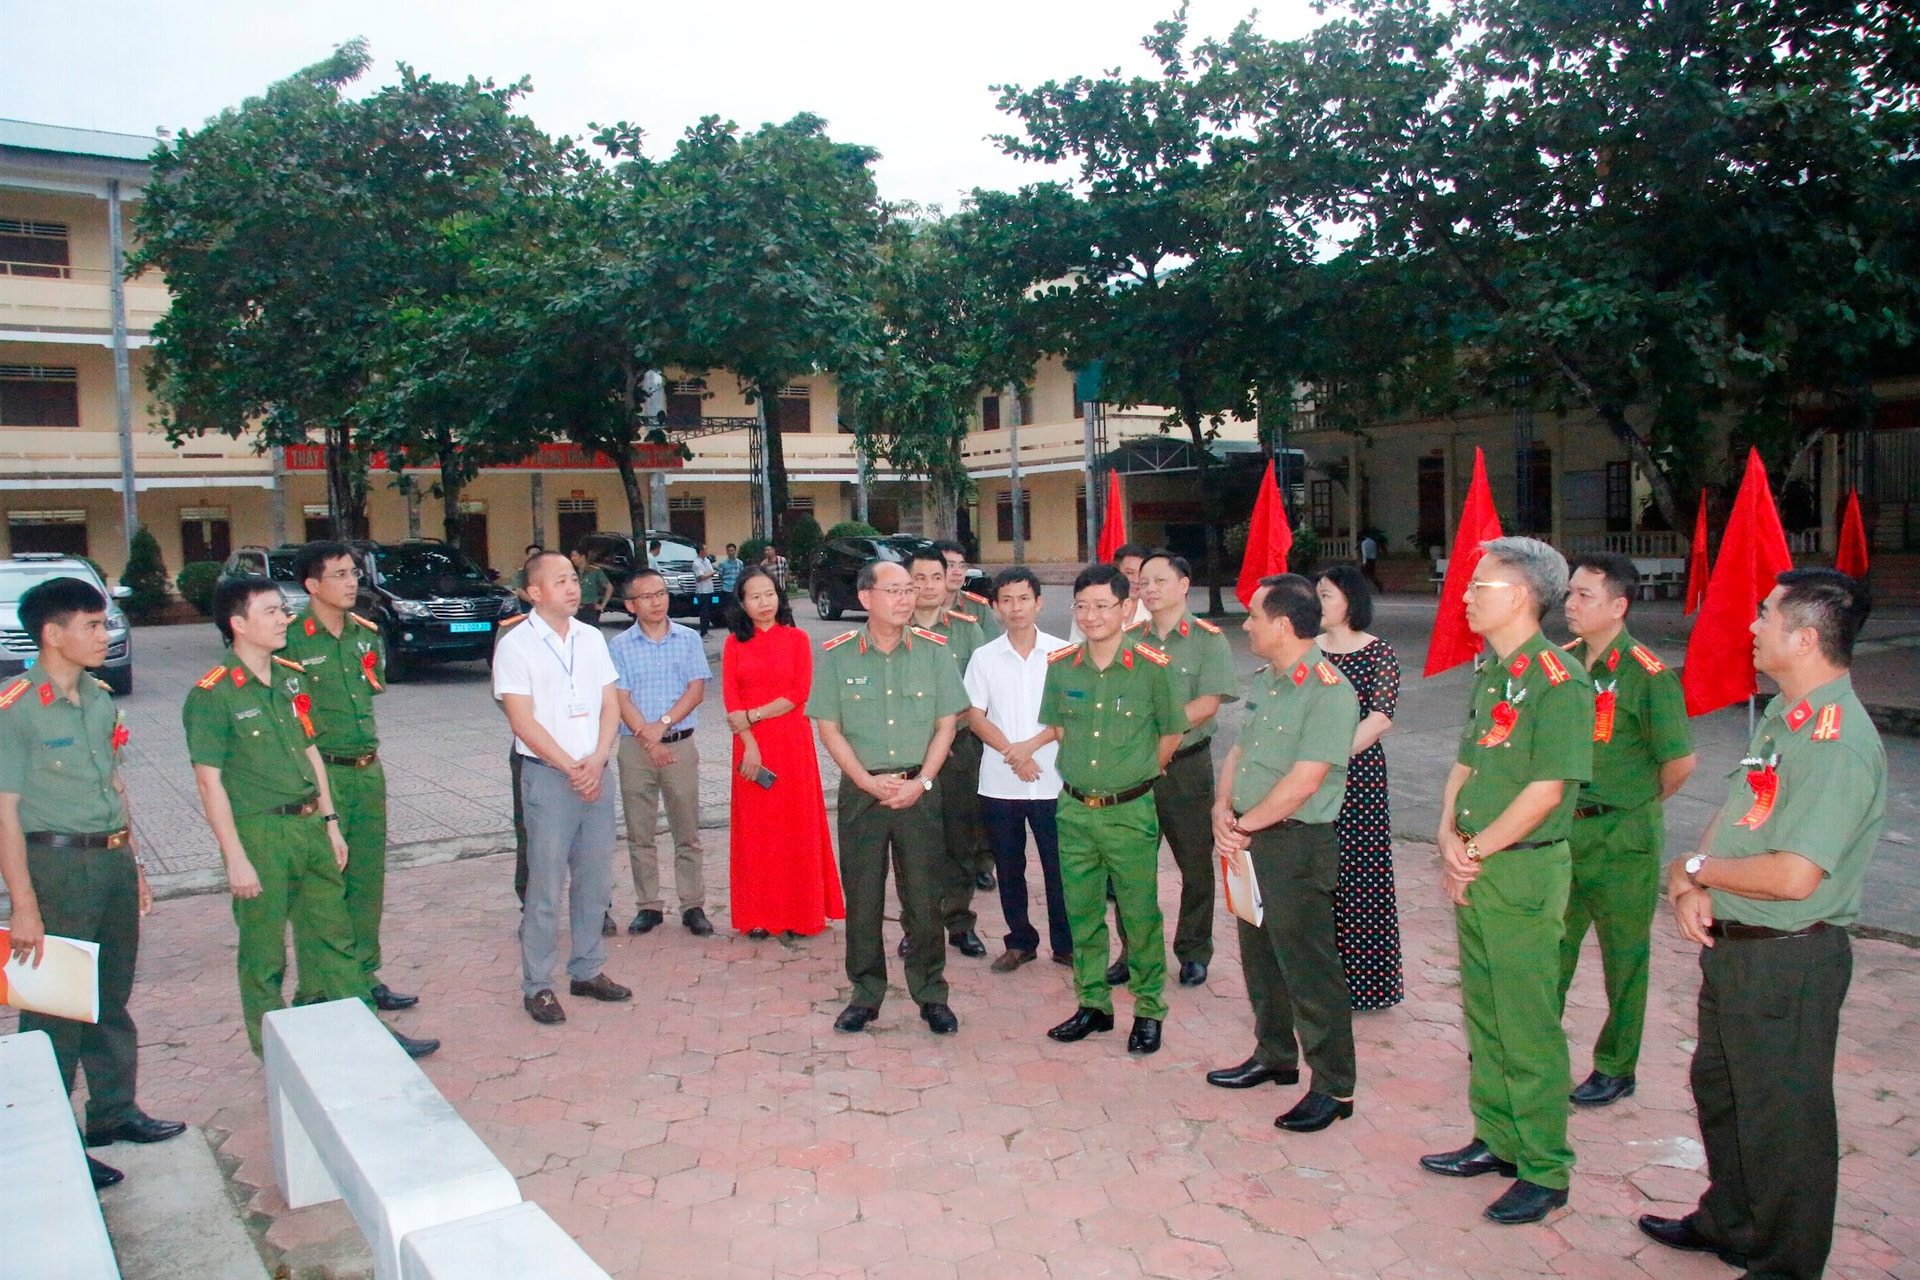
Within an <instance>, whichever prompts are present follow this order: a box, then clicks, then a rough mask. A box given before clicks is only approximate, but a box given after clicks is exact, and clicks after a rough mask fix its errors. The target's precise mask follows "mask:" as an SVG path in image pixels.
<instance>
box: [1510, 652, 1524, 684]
mask: <svg viewBox="0 0 1920 1280" xmlns="http://www.w3.org/2000/svg"><path fill="white" fill-rule="evenodd" d="M1507 670H1508V671H1509V672H1511V673H1512V674H1513V677H1514V678H1515V679H1516V680H1517V679H1519V678H1520V677H1521V676H1523V675H1525V674H1527V655H1526V654H1524V653H1516V654H1514V655H1513V661H1512V662H1510V663H1508V664H1507Z"/></svg>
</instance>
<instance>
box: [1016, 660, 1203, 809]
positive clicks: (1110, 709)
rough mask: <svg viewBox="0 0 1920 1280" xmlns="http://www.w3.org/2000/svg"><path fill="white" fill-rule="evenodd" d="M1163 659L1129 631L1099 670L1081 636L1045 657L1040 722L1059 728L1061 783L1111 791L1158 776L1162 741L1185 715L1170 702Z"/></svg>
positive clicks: (1182, 722) (1181, 725)
mask: <svg viewBox="0 0 1920 1280" xmlns="http://www.w3.org/2000/svg"><path fill="white" fill-rule="evenodd" d="M1168 665H1169V659H1168V658H1167V655H1166V654H1164V653H1162V652H1160V651H1159V650H1158V649H1155V648H1154V647H1152V646H1151V645H1148V644H1145V643H1143V642H1141V641H1139V640H1135V639H1129V638H1126V637H1122V638H1121V641H1120V648H1119V649H1118V650H1116V651H1115V653H1114V656H1113V661H1112V662H1110V663H1108V664H1107V668H1106V670H1104V671H1102V670H1101V669H1100V668H1098V667H1096V666H1094V664H1093V657H1092V654H1091V653H1090V652H1089V650H1088V647H1087V645H1086V644H1085V643H1084V642H1082V643H1080V644H1071V645H1068V646H1067V647H1066V648H1064V649H1057V650H1055V651H1054V652H1053V653H1052V654H1050V655H1048V663H1047V683H1046V689H1045V692H1043V693H1042V694H1041V695H1040V723H1041V724H1044V725H1051V726H1053V727H1054V728H1056V729H1059V730H1060V731H1061V734H1062V737H1061V740H1060V754H1059V756H1058V758H1057V759H1056V760H1055V762H1054V763H1055V766H1056V767H1057V768H1058V769H1059V770H1060V779H1061V781H1063V782H1065V783H1066V784H1067V785H1068V786H1070V787H1072V788H1074V789H1075V790H1076V791H1084V792H1088V793H1090V794H1111V793H1113V792H1116V791H1125V790H1127V789H1129V788H1130V787H1135V786H1138V785H1139V784H1140V783H1142V782H1148V781H1151V780H1152V779H1154V778H1157V777H1159V776H1160V739H1161V737H1163V736H1164V735H1166V734H1169V733H1179V732H1180V731H1181V730H1182V729H1184V728H1186V719H1187V718H1186V717H1185V716H1184V715H1182V714H1181V713H1180V708H1179V707H1178V706H1177V705H1175V703H1174V701H1173V689H1172V687H1171V686H1170V685H1169V684H1168V683H1167V667H1168Z"/></svg>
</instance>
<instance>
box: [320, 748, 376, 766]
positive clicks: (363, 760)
mask: <svg viewBox="0 0 1920 1280" xmlns="http://www.w3.org/2000/svg"><path fill="white" fill-rule="evenodd" d="M320 758H321V759H322V760H325V761H326V762H327V763H328V764H337V765H340V766H341V767H343V768H347V769H364V768H366V767H367V766H368V765H370V764H372V763H373V762H374V761H376V760H378V759H379V758H380V752H379V751H378V750H374V751H369V752H367V754H365V755H363V756H336V755H329V754H328V753H327V752H325V751H322V752H321V753H320Z"/></svg>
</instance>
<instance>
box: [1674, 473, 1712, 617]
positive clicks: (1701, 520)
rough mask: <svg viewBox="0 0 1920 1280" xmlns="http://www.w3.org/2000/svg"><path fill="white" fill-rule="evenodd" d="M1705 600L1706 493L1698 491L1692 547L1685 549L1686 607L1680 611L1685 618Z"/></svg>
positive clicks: (1703, 490)
mask: <svg viewBox="0 0 1920 1280" xmlns="http://www.w3.org/2000/svg"><path fill="white" fill-rule="evenodd" d="M1706 598H1707V491H1706V490H1705V489H1702V490H1701V491H1700V511H1699V514H1698V515H1696V516H1695V517H1694V521H1693V546H1691V547H1689V548H1688V549H1687V607H1686V608H1684V609H1682V610H1681V611H1680V616H1681V617H1683V618H1684V617H1686V616H1687V615H1688V614H1690V613H1692V612H1693V611H1694V610H1695V609H1698V608H1699V607H1700V602H1701V601H1702V600H1705V599H1706Z"/></svg>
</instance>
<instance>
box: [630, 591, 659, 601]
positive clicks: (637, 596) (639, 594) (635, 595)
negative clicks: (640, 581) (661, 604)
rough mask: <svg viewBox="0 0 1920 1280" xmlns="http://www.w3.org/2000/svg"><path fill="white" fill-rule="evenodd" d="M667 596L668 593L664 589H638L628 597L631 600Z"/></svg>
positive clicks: (656, 598) (654, 598)
mask: <svg viewBox="0 0 1920 1280" xmlns="http://www.w3.org/2000/svg"><path fill="white" fill-rule="evenodd" d="M666 598H667V593H666V592H664V591H636V592H634V593H633V594H632V595H630V596H628V597H627V599H629V600H665V599H666Z"/></svg>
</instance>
